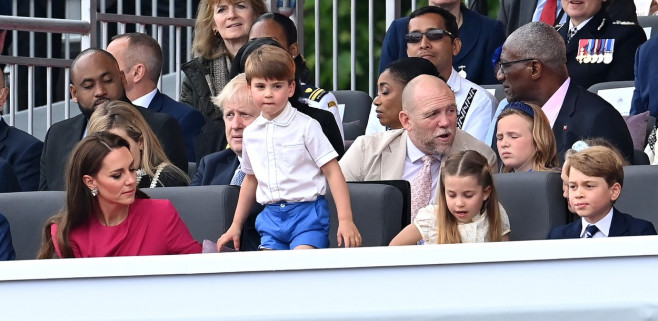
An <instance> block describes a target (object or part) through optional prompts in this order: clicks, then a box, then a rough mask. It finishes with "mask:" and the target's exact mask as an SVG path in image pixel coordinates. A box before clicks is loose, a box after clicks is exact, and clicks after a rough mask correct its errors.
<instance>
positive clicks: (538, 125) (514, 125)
mask: <svg viewBox="0 0 658 321" xmlns="http://www.w3.org/2000/svg"><path fill="white" fill-rule="evenodd" d="M497 121H498V124H497V126H496V144H497V147H498V155H499V157H500V159H501V160H502V162H503V168H502V170H501V172H503V173H508V172H528V171H547V170H556V169H557V168H558V158H557V148H556V146H557V143H556V142H555V136H554V135H553V130H552V129H551V124H550V123H549V121H548V118H546V115H545V114H544V112H543V111H542V110H541V108H538V107H535V106H530V105H527V104H525V103H522V102H513V103H510V104H509V105H507V106H506V107H505V108H504V109H503V111H502V112H501V113H500V116H498V120H497Z"/></svg>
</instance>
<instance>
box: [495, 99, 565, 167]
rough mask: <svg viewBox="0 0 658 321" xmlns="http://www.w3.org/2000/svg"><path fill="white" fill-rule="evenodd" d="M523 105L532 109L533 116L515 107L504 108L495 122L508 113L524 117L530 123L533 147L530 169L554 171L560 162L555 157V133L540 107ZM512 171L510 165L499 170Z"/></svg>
mask: <svg viewBox="0 0 658 321" xmlns="http://www.w3.org/2000/svg"><path fill="white" fill-rule="evenodd" d="M524 105H526V106H527V107H530V108H531V109H532V111H533V114H534V115H533V116H531V115H530V114H528V113H527V112H525V111H522V110H520V109H517V108H504V109H503V111H502V112H501V113H500V115H499V116H498V119H497V120H496V122H499V121H500V120H501V119H503V118H505V117H507V116H509V115H518V116H519V117H521V118H523V119H525V120H526V121H527V122H528V123H529V124H531V125H532V126H531V130H530V132H531V133H532V145H533V147H534V148H535V154H534V156H533V159H532V170H533V171H555V170H557V168H559V166H560V165H559V164H560V162H559V161H558V158H557V142H556V141H555V134H553V129H552V128H551V123H550V122H549V121H548V117H546V114H544V112H543V111H542V110H541V108H539V107H536V106H533V105H527V104H524ZM513 171H514V170H513V169H512V168H511V167H509V166H505V165H503V169H502V171H501V172H503V173H509V172H513Z"/></svg>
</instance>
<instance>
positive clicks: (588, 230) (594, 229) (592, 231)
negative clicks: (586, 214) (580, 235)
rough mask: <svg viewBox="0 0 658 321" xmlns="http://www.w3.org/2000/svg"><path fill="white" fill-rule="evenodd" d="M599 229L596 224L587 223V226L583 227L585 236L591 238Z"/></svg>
mask: <svg viewBox="0 0 658 321" xmlns="http://www.w3.org/2000/svg"><path fill="white" fill-rule="evenodd" d="M598 231H599V228H598V227H596V225H592V224H590V225H588V226H587V228H586V229H585V238H587V239H591V238H592V237H594V234H596V232H598Z"/></svg>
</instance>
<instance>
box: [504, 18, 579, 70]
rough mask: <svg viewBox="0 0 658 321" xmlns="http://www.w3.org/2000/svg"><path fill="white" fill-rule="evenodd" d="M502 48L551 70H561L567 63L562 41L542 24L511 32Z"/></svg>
mask: <svg viewBox="0 0 658 321" xmlns="http://www.w3.org/2000/svg"><path fill="white" fill-rule="evenodd" d="M504 47H505V49H506V50H509V51H511V52H513V53H515V54H517V55H519V56H521V57H523V58H534V59H537V60H539V61H541V62H542V63H543V64H544V65H546V66H548V67H550V68H551V69H555V70H557V69H560V68H563V67H564V65H566V63H567V49H566V45H565V43H564V39H563V38H562V36H560V34H559V33H558V32H557V31H556V30H555V28H553V27H552V26H549V25H547V24H545V23H543V22H530V23H528V24H526V25H524V26H522V27H520V28H519V29H516V31H514V32H512V34H511V35H509V37H507V40H506V41H505V44H504Z"/></svg>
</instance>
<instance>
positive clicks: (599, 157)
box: [566, 146, 624, 187]
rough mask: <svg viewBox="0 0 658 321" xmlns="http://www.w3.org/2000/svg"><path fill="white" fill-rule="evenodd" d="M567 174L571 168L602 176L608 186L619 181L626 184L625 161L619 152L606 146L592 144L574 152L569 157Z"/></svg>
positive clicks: (594, 175)
mask: <svg viewBox="0 0 658 321" xmlns="http://www.w3.org/2000/svg"><path fill="white" fill-rule="evenodd" d="M567 163H568V167H567V171H566V173H567V175H569V172H570V171H571V168H575V169H577V170H579V171H580V172H581V173H583V174H585V175H587V176H592V177H601V178H603V180H605V182H606V183H607V184H608V187H610V186H612V185H614V184H615V183H619V185H620V186H623V185H624V162H623V160H622V158H621V157H620V156H619V154H618V153H617V152H615V151H614V150H612V149H610V148H607V147H604V146H592V147H589V148H586V149H584V150H582V151H580V152H577V153H573V154H572V155H571V156H569V158H568V159H567Z"/></svg>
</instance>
